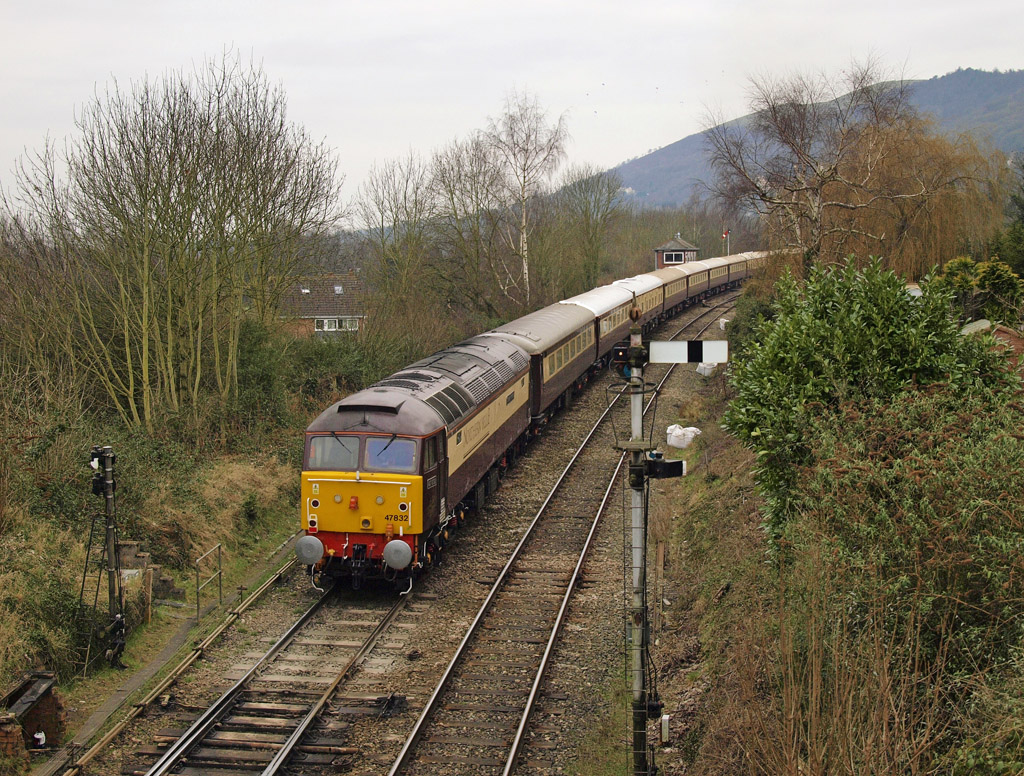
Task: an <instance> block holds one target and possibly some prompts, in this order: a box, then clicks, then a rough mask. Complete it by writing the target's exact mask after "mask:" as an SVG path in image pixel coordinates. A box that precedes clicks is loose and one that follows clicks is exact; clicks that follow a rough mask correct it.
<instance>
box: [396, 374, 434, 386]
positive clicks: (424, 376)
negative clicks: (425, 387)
mask: <svg viewBox="0 0 1024 776" xmlns="http://www.w3.org/2000/svg"><path fill="white" fill-rule="evenodd" d="M398 376H400V377H404V378H406V379H407V380H421V381H422V382H425V383H432V382H434V381H435V380H437V375H431V374H427V373H426V372H399V373H398Z"/></svg>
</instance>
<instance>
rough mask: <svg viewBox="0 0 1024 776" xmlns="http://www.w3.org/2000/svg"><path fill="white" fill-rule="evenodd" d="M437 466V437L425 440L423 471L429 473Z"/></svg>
mask: <svg viewBox="0 0 1024 776" xmlns="http://www.w3.org/2000/svg"><path fill="white" fill-rule="evenodd" d="M436 465H437V437H431V438H430V439H425V440H423V470H424V471H428V470H429V469H433V468H434V466H436Z"/></svg>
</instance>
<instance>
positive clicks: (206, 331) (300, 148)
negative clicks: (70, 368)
mask: <svg viewBox="0 0 1024 776" xmlns="http://www.w3.org/2000/svg"><path fill="white" fill-rule="evenodd" d="M75 123H76V130H77V133H76V134H75V136H74V137H73V138H71V139H69V140H68V142H67V144H66V146H65V148H64V150H63V151H62V152H58V150H57V148H56V146H54V145H53V144H49V145H48V146H47V148H46V149H45V150H44V151H43V152H42V153H40V154H38V155H37V156H35V157H34V158H32V159H31V160H29V161H28V162H26V163H24V164H22V166H21V169H20V175H19V179H18V188H17V191H16V193H15V194H14V195H12V196H11V197H10V198H9V199H8V202H7V204H8V210H9V212H10V213H11V214H12V215H11V218H12V219H13V220H14V221H16V222H18V223H22V224H30V225H32V226H26V228H25V229H23V230H22V231H23V233H24V234H26V235H27V236H28V238H29V239H30V240H32V241H35V242H37V243H40V244H45V245H46V246H47V249H48V250H50V251H52V252H54V253H55V254H57V255H58V256H59V257H60V265H61V268H62V269H63V270H65V271H66V280H64V282H63V283H61V284H60V290H61V293H63V294H64V302H65V304H64V308H65V309H66V311H67V313H68V316H69V320H68V321H67V324H68V327H69V332H70V334H71V336H69V337H68V338H67V340H66V342H67V345H68V356H69V358H71V359H73V361H74V363H75V365H76V367H77V368H78V369H80V370H84V371H86V372H88V373H89V374H91V375H92V376H93V378H94V379H96V380H97V381H98V382H99V383H100V384H101V385H102V386H103V387H104V388H105V389H106V391H107V393H108V394H109V396H110V399H111V402H112V404H113V406H114V407H115V408H116V409H117V411H118V413H119V414H120V415H121V417H122V418H123V419H124V421H125V422H126V423H128V424H130V425H143V426H145V427H147V428H151V427H152V426H153V423H154V420H155V419H156V418H157V417H158V416H159V415H160V414H161V413H163V412H181V411H183V410H185V409H186V408H191V409H192V410H193V412H196V413H198V407H199V405H200V404H201V399H202V397H203V396H204V395H205V394H206V393H207V392H208V391H211V390H212V392H213V394H214V395H215V396H216V397H217V398H218V400H219V401H220V402H222V403H227V402H229V401H230V400H231V399H232V397H233V396H235V395H236V392H237V379H238V377H237V363H238V347H239V332H240V327H241V322H242V321H243V319H244V318H245V317H246V316H255V317H258V318H262V319H266V318H268V317H271V316H272V315H273V314H274V312H275V311H276V304H277V301H278V300H279V298H280V296H281V294H282V293H283V290H284V288H285V286H286V284H287V283H288V282H289V276H290V275H291V274H292V273H293V272H294V270H295V268H296V266H297V265H298V263H299V261H300V258H301V257H303V256H304V255H306V254H305V253H304V252H305V251H307V248H308V245H309V244H310V240H311V238H314V239H315V238H317V237H319V236H322V235H324V234H325V233H326V232H327V231H328V230H329V229H330V228H332V227H333V225H334V224H335V223H336V221H337V219H338V217H339V215H340V213H339V211H338V202H339V187H340V177H339V175H338V169H337V161H336V159H335V157H334V155H333V154H332V153H331V152H330V151H329V149H328V148H327V147H326V146H325V145H323V144H322V143H316V142H313V141H312V140H311V138H310V137H309V136H308V134H307V133H306V132H305V131H304V130H303V129H302V128H301V127H298V126H297V125H295V124H293V123H291V122H289V121H288V119H287V115H286V100H285V95H284V92H283V90H282V89H281V88H280V87H275V86H272V85H271V84H269V82H268V81H267V78H266V76H265V75H264V73H263V72H262V71H261V70H260V69H259V68H257V67H255V66H253V65H251V64H250V65H248V66H246V65H243V64H242V62H241V61H240V60H239V59H237V58H236V59H231V58H229V57H228V56H225V57H224V58H222V59H221V60H219V61H216V62H210V63H208V64H207V65H205V66H204V67H203V68H201V69H200V70H199V71H197V72H196V73H193V74H186V73H173V74H169V75H165V76H164V77H162V78H161V79H159V80H156V81H149V80H144V81H142V82H139V83H135V84H133V85H132V86H131V87H130V88H129V89H127V90H122V89H121V88H120V87H119V86H118V85H117V84H116V83H115V84H114V85H113V86H112V87H111V88H110V89H109V90H108V91H107V92H106V93H105V94H103V95H97V96H96V97H95V98H94V99H93V100H92V101H90V102H89V103H87V104H86V105H85V107H84V108H83V109H82V110H81V111H80V113H79V115H78V116H77V118H76V122H75Z"/></svg>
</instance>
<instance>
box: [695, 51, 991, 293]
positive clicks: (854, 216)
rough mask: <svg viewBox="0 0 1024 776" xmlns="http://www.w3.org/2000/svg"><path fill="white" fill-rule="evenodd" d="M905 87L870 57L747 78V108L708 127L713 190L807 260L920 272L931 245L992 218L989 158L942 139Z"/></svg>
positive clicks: (979, 228) (970, 145) (931, 256)
mask: <svg viewBox="0 0 1024 776" xmlns="http://www.w3.org/2000/svg"><path fill="white" fill-rule="evenodd" d="M912 88H913V84H912V82H908V81H904V80H891V81H883V80H882V74H881V73H880V72H879V70H878V68H877V67H876V66H875V65H873V64H871V63H869V64H866V65H854V66H852V67H851V68H850V69H848V70H847V71H846V72H844V73H843V74H842V75H841V76H840V77H838V78H829V77H825V76H821V77H809V76H801V75H797V76H793V77H791V78H788V79H773V78H770V77H760V78H754V79H752V80H751V83H750V108H751V111H752V112H751V115H750V116H748V117H747V118H745V119H742V120H740V121H736V122H728V123H726V122H718V123H716V124H715V125H714V126H712V127H710V128H709V129H708V130H707V131H706V133H705V138H706V141H707V145H708V149H709V152H710V160H711V165H712V168H713V170H714V172H715V176H716V180H715V184H714V185H715V191H716V193H717V195H718V197H719V198H720V200H721V201H723V202H724V203H725V204H726V205H728V206H730V207H738V208H741V209H743V210H746V211H748V212H753V213H757V214H758V215H759V216H760V218H761V222H762V225H763V227H764V228H765V230H766V232H767V236H768V238H769V241H770V242H771V243H772V244H773V245H774V246H775V247H780V248H782V247H786V248H790V249H797V250H799V251H800V252H801V253H802V254H803V255H804V258H805V264H806V265H810V264H811V263H813V262H814V261H815V260H822V261H825V262H828V263H834V262H837V261H839V260H840V259H842V258H844V257H845V256H847V255H848V254H850V253H851V252H854V251H856V252H857V253H858V254H862V255H867V254H874V255H884V256H886V257H887V259H891V260H892V261H893V262H894V265H895V266H897V267H899V268H900V269H902V270H904V271H905V272H906V273H907V274H912V275H918V274H921V273H922V272H923V271H925V270H927V268H928V266H930V265H931V264H933V263H935V262H936V261H941V259H942V258H943V256H941V255H935V251H936V250H939V251H946V252H948V257H949V258H951V257H952V256H954V255H955V253H956V250H957V249H958V248H959V244H958V241H959V239H960V238H961V236H962V235H963V234H964V233H965V232H966V233H967V234H968V235H971V233H972V232H973V233H974V234H975V235H976V234H983V233H984V232H985V231H986V229H989V228H991V226H993V225H994V223H995V221H994V220H993V219H995V218H997V216H998V208H999V206H1000V201H1001V200H1000V197H998V196H992V195H991V192H990V191H989V190H988V188H987V186H988V183H989V181H990V180H991V177H992V175H993V174H994V171H995V167H994V166H993V165H992V160H991V158H990V156H989V155H987V154H985V153H983V152H981V151H980V150H979V149H978V148H977V147H976V146H975V144H974V142H973V140H972V139H971V138H970V137H969V136H963V137H958V138H952V139H948V138H943V137H941V136H940V135H939V134H938V133H937V132H936V131H935V130H934V128H933V127H932V125H931V124H930V123H929V122H928V121H927V120H926V119H924V118H923V117H921V116H919V115H918V113H917V111H916V109H915V107H914V105H913V102H912V99H911V93H912ZM901 264H904V265H906V266H905V267H900V265H901Z"/></svg>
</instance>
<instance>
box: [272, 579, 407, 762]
mask: <svg viewBox="0 0 1024 776" xmlns="http://www.w3.org/2000/svg"><path fill="white" fill-rule="evenodd" d="M410 597H411V596H402V597H401V598H399V599H398V600H397V601H395V604H394V606H392V607H391V611H389V612H388V613H387V614H386V615H384V618H383V619H382V620H381V621H380V622H379V623H378V624H377V627H376V628H374V629H373V632H372V633H370V635H369V636H367V637H366V640H365V641H364V642H363V644H362V646H361V647H359V649H358V650H357V651H356V653H355V654H354V655H353V656H352V658H351V659H350V660H349V661H348V663H346V664H345V667H344V668H342V669H341V671H339V672H338V675H337V676H336V677H335V678H334V681H333V682H332V683H331V685H330V686H329V687H328V688H327V689H326V690H324V692H323V694H322V695H321V696H320V698H319V699H318V700H317V701H316V703H314V704H313V706H312V707H311V708H310V710H309V712H308V713H307V714H306V716H305V717H303V718H302V720H301V721H300V722H299V725H298V727H297V728H296V729H295V730H294V731H292V734H291V735H290V736H289V737H288V740H287V741H285V742H284V744H282V746H281V748H280V749H279V750H278V751H277V753H276V754H275V755H274V757H273V759H272V760H271V761H270V762H269V763H267V767H266V768H264V769H263V772H262V773H261V774H260V776H272V774H275V773H277V772H278V770H280V769H281V768H282V767H284V765H285V763H286V762H287V761H288V758H289V757H290V756H291V753H292V750H294V749H295V747H296V746H297V745H298V743H299V741H300V740H301V739H302V736H303V735H305V733H306V730H307V729H308V728H309V726H310V725H312V724H313V722H314V721H315V720H316V719H317V717H319V716H320V712H321V711H323V708H324V706H326V705H327V702H328V701H329V700H330V699H331V696H332V695H334V692H335V690H337V689H338V685H340V684H341V683H342V682H343V681H345V679H347V678H348V676H349V674H350V673H351V672H352V669H354V668H355V667H356V665H358V663H359V662H360V661H361V660H362V659H363V657H365V656H366V653H367V652H369V651H370V650H371V649H373V647H374V645H375V644H376V643H377V641H378V640H379V639H380V637H381V635H382V634H383V633H384V632H385V631H386V630H387V629H388V626H390V625H391V623H392V622H393V621H394V619H395V618H396V617H397V616H398V613H399V612H401V611H402V609H403V608H405V604H406V603H407V602H408V601H409V598H410Z"/></svg>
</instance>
